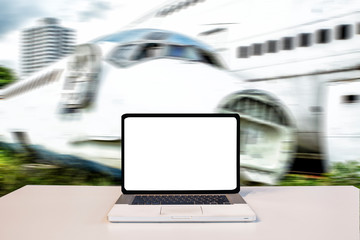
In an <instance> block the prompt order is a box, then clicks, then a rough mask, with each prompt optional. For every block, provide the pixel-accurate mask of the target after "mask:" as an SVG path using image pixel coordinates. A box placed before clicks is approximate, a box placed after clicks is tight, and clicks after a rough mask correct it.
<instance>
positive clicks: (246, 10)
mask: <svg viewBox="0 0 360 240" xmlns="http://www.w3.org/2000/svg"><path fill="white" fill-rule="evenodd" d="M151 26H158V27H161V28H163V29H172V30H176V31H179V32H183V33H186V34H189V35H192V36H196V37H198V38H199V39H201V40H202V41H204V42H206V43H208V44H210V45H211V46H213V47H214V48H215V49H216V51H217V53H218V54H219V55H220V56H222V58H223V59H224V60H225V63H226V65H227V67H228V69H229V70H230V71H231V72H232V73H234V74H236V75H237V76H238V78H239V80H241V81H242V87H244V89H246V91H244V92H241V93H236V94H234V95H233V96H232V97H230V98H229V100H227V101H225V102H224V103H223V104H222V107H223V108H225V109H227V110H229V111H236V112H240V113H241V114H245V115H250V116H255V117H257V118H258V119H265V120H266V119H270V118H271V117H269V115H270V114H269V113H268V110H267V109H268V108H267V105H263V103H264V102H262V103H258V102H256V101H251V100H248V98H249V97H252V99H253V100H254V99H255V98H256V97H257V98H261V99H265V98H267V99H268V101H269V103H270V104H271V103H274V104H276V105H277V106H278V108H277V116H278V119H282V121H283V123H284V124H285V125H289V126H293V127H294V128H295V129H296V132H297V134H296V141H297V143H298V145H297V147H298V148H297V149H298V152H299V153H307V154H308V153H316V154H319V153H320V154H321V155H322V156H324V159H325V160H324V161H323V162H322V163H323V165H324V166H323V167H324V169H325V170H328V169H329V166H330V163H332V162H338V161H349V160H356V161H358V160H359V158H360V149H359V148H358V147H357V145H358V143H359V141H360V130H359V127H358V124H357V122H358V121H359V120H360V106H359V105H360V85H359V84H360V71H359V70H360V68H359V66H360V60H359V59H360V48H359V46H360V2H359V1H354V0H349V1H346V3H345V2H344V1H341V0H335V1H323V0H316V1H314V0H305V1H296V0H280V1H260V0H243V1H238V0H226V1H216V0H178V1H170V2H168V3H166V4H164V6H162V7H160V8H158V9H155V10H154V11H151V12H149V13H147V14H146V15H144V17H142V18H140V19H138V20H136V21H134V22H133V23H131V24H130V25H129V27H151ZM251 109H252V110H251ZM250 112H252V113H250ZM274 122H279V121H278V120H275V121H274ZM247 135H248V136H247V138H248V139H250V140H249V141H248V142H247V143H246V144H245V145H246V146H247V148H248V149H246V150H245V151H248V152H249V156H252V162H253V163H258V162H259V161H258V160H257V159H256V158H257V156H258V155H259V152H263V151H262V150H261V148H262V145H266V144H267V142H266V138H263V139H261V138H258V139H257V140H254V139H255V138H257V136H261V134H260V135H259V134H257V133H256V132H254V131H250V132H248V133H247ZM244 138H245V137H244ZM252 143H256V144H252ZM257 146H260V148H259V149H258V150H257V151H255V152H254V153H251V151H252V149H253V148H256V147H257ZM308 155H309V154H308ZM262 159H264V158H262ZM254 168H255V169H259V166H255V167H254Z"/></svg>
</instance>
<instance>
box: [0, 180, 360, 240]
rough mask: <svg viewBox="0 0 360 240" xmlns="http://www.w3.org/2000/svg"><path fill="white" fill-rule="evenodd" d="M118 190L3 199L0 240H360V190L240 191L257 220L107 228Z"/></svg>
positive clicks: (66, 189)
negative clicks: (249, 221) (108, 214)
mask: <svg viewBox="0 0 360 240" xmlns="http://www.w3.org/2000/svg"><path fill="white" fill-rule="evenodd" d="M120 194H121V192H120V188H119V187H108V186H106V187H94V186H25V187H23V188H21V189H19V190H16V191H14V192H12V193H10V194H8V195H6V196H3V197H1V198H0V239H1V240H12V239H27V240H28V239H36V240H42V239H46V240H57V239H62V240H71V239H76V240H82V239H86V240H91V239H96V240H106V239H117V240H119V239H126V240H127V239H141V240H145V239H156V240H160V239H166V240H174V239H175V240H176V239H183V240H186V239H199V240H202V239H217V240H219V239H220V240H227V239H237V240H239V239H245V240H253V239H264V240H272V239H274V240H275V239H276V240H282V239H284V240H297V239H299V240H300V239H301V240H312V239H314V240H315V239H316V240H322V239H324V240H358V239H359V189H357V188H355V187H351V186H344V187H342V186H324V187H242V188H241V195H242V196H243V197H244V199H245V200H246V201H247V202H248V204H249V205H250V206H251V207H252V209H253V210H254V211H255V213H256V214H257V216H258V221H257V222H253V223H109V222H108V221H107V219H106V215H107V213H108V211H109V210H110V209H111V207H112V205H113V204H114V203H115V201H116V200H117V198H118V197H119V195H120Z"/></svg>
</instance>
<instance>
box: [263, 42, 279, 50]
mask: <svg viewBox="0 0 360 240" xmlns="http://www.w3.org/2000/svg"><path fill="white" fill-rule="evenodd" d="M266 45H267V47H266V52H267V53H277V52H278V51H279V42H278V41H276V40H269V41H267V42H266Z"/></svg>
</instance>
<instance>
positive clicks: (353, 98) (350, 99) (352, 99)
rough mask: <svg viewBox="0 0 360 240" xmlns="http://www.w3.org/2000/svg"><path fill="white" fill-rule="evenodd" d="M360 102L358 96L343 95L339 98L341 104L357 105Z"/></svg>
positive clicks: (359, 96)
mask: <svg viewBox="0 0 360 240" xmlns="http://www.w3.org/2000/svg"><path fill="white" fill-rule="evenodd" d="M359 101H360V95H343V96H342V97H341V102H342V103H357V102H359Z"/></svg>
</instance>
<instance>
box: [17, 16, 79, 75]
mask: <svg viewBox="0 0 360 240" xmlns="http://www.w3.org/2000/svg"><path fill="white" fill-rule="evenodd" d="M74 46H75V31H74V30H72V29H69V28H65V27H62V26H60V21H59V20H58V19H56V18H43V19H40V20H38V22H37V26H35V27H31V28H27V29H25V30H23V31H22V34H21V57H20V58H21V59H20V62H21V76H22V77H26V76H28V75H30V74H31V73H33V72H36V71H39V70H40V69H42V68H44V67H46V66H48V65H50V64H51V63H53V62H55V61H57V60H58V59H60V58H62V57H64V56H66V55H68V54H70V53H72V52H73V50H74Z"/></svg>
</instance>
